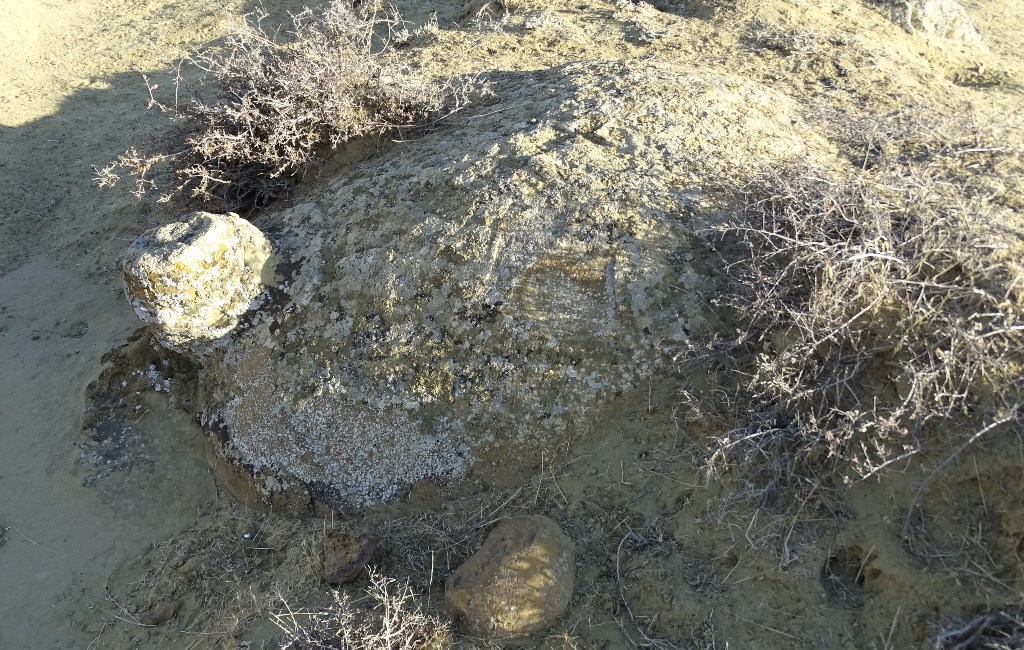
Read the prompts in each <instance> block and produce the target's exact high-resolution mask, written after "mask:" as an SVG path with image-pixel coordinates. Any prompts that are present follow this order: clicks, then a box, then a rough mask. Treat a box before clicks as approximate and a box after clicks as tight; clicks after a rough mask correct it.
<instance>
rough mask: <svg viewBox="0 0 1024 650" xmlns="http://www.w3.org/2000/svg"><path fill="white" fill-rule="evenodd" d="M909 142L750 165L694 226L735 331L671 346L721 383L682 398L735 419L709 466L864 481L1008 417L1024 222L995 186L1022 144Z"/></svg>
mask: <svg viewBox="0 0 1024 650" xmlns="http://www.w3.org/2000/svg"><path fill="white" fill-rule="evenodd" d="M919 136H920V133H912V134H911V135H909V136H905V137H903V138H897V139H895V140H892V141H890V142H887V143H884V146H877V147H874V149H873V150H874V151H875V153H876V154H877V155H875V156H874V159H873V160H871V161H870V162H871V164H870V165H868V164H865V166H864V167H865V168H864V169H859V170H853V171H848V172H838V171H835V170H823V169H811V168H807V167H806V166H792V167H789V168H780V169H774V170H769V171H762V172H760V173H756V174H752V175H751V177H749V178H748V179H747V180H746V181H745V182H744V183H743V184H742V185H741V186H740V187H739V188H738V191H737V190H734V195H735V196H737V197H738V200H737V201H736V202H735V205H734V206H733V207H732V209H731V210H730V211H728V212H729V213H730V214H731V216H729V217H728V218H726V219H724V221H723V222H722V223H720V224H718V225H717V226H716V227H713V228H710V229H709V230H708V231H707V232H705V233H704V234H705V236H706V238H707V241H708V243H709V245H711V246H712V247H714V248H715V249H716V250H718V251H719V252H720V253H721V255H722V258H723V263H724V268H725V269H726V274H725V275H726V277H727V278H728V280H727V282H728V283H729V285H730V286H731V289H730V290H729V291H728V292H727V295H728V297H727V298H725V299H724V300H723V301H722V302H723V305H722V306H723V307H724V309H723V313H724V314H728V315H729V317H730V318H731V322H733V323H734V324H736V325H737V334H736V336H735V337H734V338H732V339H728V340H717V341H713V342H710V343H709V344H708V345H706V346H696V345H695V346H693V347H692V348H691V349H689V350H688V351H687V352H686V354H685V355H684V357H685V358H687V359H688V362H690V363H701V364H704V365H705V367H709V368H712V369H714V370H715V371H716V372H718V374H720V375H721V376H724V377H726V378H727V379H726V380H725V381H724V383H723V384H722V385H719V386H718V388H717V390H715V391H710V392H714V394H715V395H717V396H718V397H717V398H716V399H714V400H709V399H707V398H706V397H702V398H700V399H697V398H695V397H694V396H693V395H692V393H689V392H687V391H684V394H686V395H689V398H690V399H691V403H692V404H693V405H694V406H695V407H696V408H699V409H703V410H704V411H705V412H706V413H714V414H717V415H720V416H723V421H725V420H728V421H731V422H733V423H738V426H736V428H734V429H733V430H732V431H730V432H729V433H727V434H725V435H723V436H720V437H718V439H717V444H716V445H715V447H714V449H713V451H712V452H711V454H710V457H709V460H708V469H709V470H710V471H711V472H712V473H717V472H720V471H722V470H724V469H725V468H727V467H728V466H730V465H731V464H734V463H737V462H738V464H739V465H740V466H741V467H743V469H744V476H746V477H748V479H749V480H751V482H752V483H759V484H761V485H762V486H765V485H776V486H778V485H780V484H789V483H794V481H793V479H794V477H803V478H804V479H806V478H808V477H811V478H812V480H811V481H807V480H803V479H801V480H800V481H799V483H800V484H802V485H805V486H806V485H813V484H816V483H817V479H821V478H827V477H829V476H833V475H836V474H838V475H839V476H841V477H842V478H844V479H850V478H857V477H861V478H863V477H867V476H871V475H873V474H876V473H877V472H879V471H881V470H882V469H883V468H885V467H887V466H889V465H892V464H893V463H897V462H898V461H900V460H902V459H906V458H908V457H910V456H912V455H914V454H916V453H918V452H919V451H921V450H922V449H923V448H924V447H925V446H926V442H928V441H935V440H936V436H942V435H945V436H946V442H947V445H946V448H949V447H952V446H955V445H958V444H960V443H962V442H963V441H964V440H966V439H969V440H971V441H973V439H974V438H972V437H971V436H970V434H971V432H972V431H976V430H978V431H980V432H988V431H989V430H992V429H996V428H1001V427H1004V426H1012V425H1014V424H1017V425H1018V426H1019V422H1020V418H1021V417H1022V408H1021V404H1022V403H1024V229H1022V224H1024V220H1022V217H1021V214H1020V213H1019V212H1018V211H1017V209H1016V199H1014V198H1013V197H1012V196H1010V195H1011V194H1015V193H1016V188H1010V189H1009V190H1007V189H1006V188H1005V187H1003V186H1002V185H1001V182H1002V181H1003V180H1005V179H1006V178H1013V177H1014V176H1015V174H1016V173H1017V172H1019V171H1020V169H1021V168H1022V166H1021V156H1020V152H1019V151H1014V150H1011V149H1010V148H1008V147H1006V146H1003V145H997V144H993V142H992V141H991V140H987V139H986V138H985V137H984V136H983V135H982V134H978V133H963V132H962V133H958V134H956V136H955V137H954V136H950V137H948V138H942V139H940V141H939V142H929V141H927V138H922V137H919ZM865 162H866V163H867V162H868V161H867V160H865ZM993 188H996V189H995V190H994V189H993ZM710 392H709V393H710ZM709 405H710V406H711V407H712V408H711V409H710V410H709V408H708V407H709ZM958 433H959V434H962V435H958ZM762 498H764V495H763V494H762Z"/></svg>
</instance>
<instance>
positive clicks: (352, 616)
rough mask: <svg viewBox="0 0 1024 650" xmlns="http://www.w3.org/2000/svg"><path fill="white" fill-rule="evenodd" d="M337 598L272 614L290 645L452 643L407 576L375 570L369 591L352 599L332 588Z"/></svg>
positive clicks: (294, 649) (388, 649)
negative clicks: (308, 608)
mask: <svg viewBox="0 0 1024 650" xmlns="http://www.w3.org/2000/svg"><path fill="white" fill-rule="evenodd" d="M332 594H333V597H334V600H333V602H332V603H331V604H330V605H328V606H327V607H325V608H323V609H319V610H314V611H300V612H296V611H292V609H291V608H290V607H288V605H287V603H285V605H284V610H283V611H281V612H279V613H276V614H274V615H273V620H274V623H275V624H276V625H277V626H278V627H279V628H281V630H282V631H283V632H284V633H285V639H284V644H283V645H282V646H281V647H282V649H286V650H320V649H324V650H326V649H335V650H336V649H338V648H342V649H344V650H414V649H432V648H437V649H439V648H448V647H450V646H451V644H452V634H451V630H450V629H449V626H448V625H447V624H446V623H444V622H443V621H441V620H440V619H437V618H434V617H432V616H428V615H427V614H424V612H423V609H422V608H421V607H420V605H419V603H418V602H417V599H416V595H415V593H414V592H413V590H412V588H411V587H410V586H409V584H408V582H398V581H397V580H394V579H391V578H386V577H384V576H382V575H380V574H379V573H376V572H374V571H372V570H371V571H370V585H369V586H368V587H367V590H366V597H365V598H363V599H359V600H353V599H352V598H350V597H349V595H348V594H346V593H341V592H338V591H334V592H332Z"/></svg>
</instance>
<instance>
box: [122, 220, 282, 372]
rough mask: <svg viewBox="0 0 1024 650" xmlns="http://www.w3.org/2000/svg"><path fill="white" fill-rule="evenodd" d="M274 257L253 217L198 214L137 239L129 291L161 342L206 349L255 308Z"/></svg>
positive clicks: (128, 270) (129, 261)
mask: <svg viewBox="0 0 1024 650" xmlns="http://www.w3.org/2000/svg"><path fill="white" fill-rule="evenodd" d="M270 258H271V246H270V242H268V241H267V239H266V237H264V236H263V233H262V232H260V230H259V229H258V228H256V226H253V225H252V224H251V223H249V222H248V221H246V220H245V219H242V218H241V217H239V216H238V215H236V214H211V213H208V212H194V213H192V214H191V215H189V216H188V217H187V219H186V220H184V221H179V222H176V223H171V224H167V225H165V226H160V227H159V228H154V229H152V230H148V231H146V232H145V233H143V234H142V235H141V236H140V237H139V238H138V239H136V240H135V241H134V242H133V243H132V245H131V248H130V249H129V251H128V254H127V256H126V257H125V260H124V264H123V271H124V281H125V295H126V296H127V297H128V301H129V302H130V303H131V305H132V308H133V309H134V310H135V313H136V315H138V317H139V318H140V319H142V320H143V321H144V322H147V323H152V324H154V325H155V326H156V334H157V337H158V338H159V339H160V342H161V343H163V344H164V345H166V346H167V347H169V348H172V349H174V350H177V351H179V352H184V353H193V354H202V353H203V352H205V351H206V350H207V349H208V348H209V346H210V344H211V343H213V342H214V341H216V340H218V339H220V338H222V337H223V336H224V335H226V334H227V333H228V332H230V331H231V330H233V329H234V328H235V327H236V326H237V325H238V321H239V318H240V317H241V316H242V315H243V314H245V312H247V311H248V310H249V309H250V308H251V306H252V303H253V300H254V299H255V298H256V297H257V296H258V295H259V293H260V292H261V291H262V289H263V286H264V284H263V280H262V275H263V273H264V267H265V266H266V265H267V263H268V261H269V260H270Z"/></svg>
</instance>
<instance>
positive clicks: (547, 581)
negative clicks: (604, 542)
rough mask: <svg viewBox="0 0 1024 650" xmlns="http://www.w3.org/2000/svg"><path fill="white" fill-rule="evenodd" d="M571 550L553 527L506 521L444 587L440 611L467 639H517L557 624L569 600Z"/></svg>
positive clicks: (532, 519)
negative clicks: (445, 612) (443, 609)
mask: <svg viewBox="0 0 1024 650" xmlns="http://www.w3.org/2000/svg"><path fill="white" fill-rule="evenodd" d="M575 579H576V549H575V546H574V545H573V543H572V540H571V539H569V538H568V537H567V536H566V535H565V533H563V532H562V530H561V529H560V528H559V527H558V524H556V523H555V522H553V521H551V520H550V519H548V518H547V517H544V516H541V515H533V516H527V517H516V518H514V519H506V520H505V521H503V522H501V523H500V524H498V525H497V527H495V529H494V530H493V531H491V534H490V535H488V536H487V539H486V540H484V543H483V545H482V546H481V547H480V550H478V551H477V552H476V553H474V554H473V555H472V556H471V557H470V558H469V559H468V560H466V561H465V563H463V564H462V566H460V567H459V568H458V569H456V570H455V573H453V574H452V575H451V577H449V578H448V582H447V584H446V585H445V592H444V601H445V606H446V607H447V608H448V610H449V611H450V612H451V613H452V615H453V616H454V617H455V620H456V621H458V623H459V625H460V626H461V627H462V628H463V629H464V630H465V631H466V632H467V633H469V634H471V635H474V636H483V637H492V638H493V637H498V638H513V639H515V638H522V637H525V636H529V635H531V634H536V633H537V632H542V631H543V630H545V629H547V628H549V627H550V626H551V625H553V624H554V623H555V622H557V621H558V620H559V619H560V618H561V617H562V615H563V614H565V610H566V608H568V606H569V602H570V601H571V600H572V591H573V585H574V582H575Z"/></svg>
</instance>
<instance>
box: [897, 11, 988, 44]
mask: <svg viewBox="0 0 1024 650" xmlns="http://www.w3.org/2000/svg"><path fill="white" fill-rule="evenodd" d="M889 4H890V5H891V8H892V12H893V18H894V20H895V21H896V22H897V24H899V25H900V26H902V27H903V28H904V29H906V30H907V31H910V32H920V33H922V34H925V35H927V36H937V37H939V38H945V39H948V40H952V41H960V42H963V43H969V44H971V45H975V46H982V41H981V34H979V33H978V28H977V26H975V24H974V21H973V20H972V19H971V17H970V15H968V13H967V11H966V10H964V8H963V7H962V6H960V3H958V2H956V0H891V2H890V3H889Z"/></svg>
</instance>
